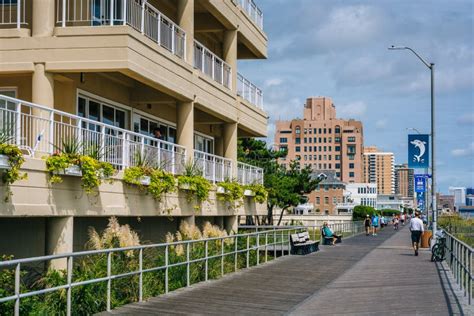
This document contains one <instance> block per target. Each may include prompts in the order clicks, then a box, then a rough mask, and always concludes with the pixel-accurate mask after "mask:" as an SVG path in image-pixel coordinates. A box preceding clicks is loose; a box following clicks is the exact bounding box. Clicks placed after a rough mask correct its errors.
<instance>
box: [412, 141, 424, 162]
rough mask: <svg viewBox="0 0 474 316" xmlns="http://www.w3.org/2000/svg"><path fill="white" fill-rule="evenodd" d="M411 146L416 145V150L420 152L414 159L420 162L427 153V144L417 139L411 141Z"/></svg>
mask: <svg viewBox="0 0 474 316" xmlns="http://www.w3.org/2000/svg"><path fill="white" fill-rule="evenodd" d="M410 144H412V145H414V146H415V147H416V148H418V149H419V150H420V153H419V154H418V155H414V159H415V160H416V162H420V160H421V157H423V155H424V154H425V151H426V147H425V145H426V142H423V141H421V140H419V139H415V140H413V141H411V142H410Z"/></svg>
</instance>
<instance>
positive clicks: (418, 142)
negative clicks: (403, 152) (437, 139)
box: [408, 134, 430, 168]
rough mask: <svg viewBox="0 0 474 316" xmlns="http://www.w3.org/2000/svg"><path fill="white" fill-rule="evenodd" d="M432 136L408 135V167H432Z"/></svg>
mask: <svg viewBox="0 0 474 316" xmlns="http://www.w3.org/2000/svg"><path fill="white" fill-rule="evenodd" d="M429 143H430V135H426V134H411V135H408V167H409V168H428V167H429V165H430V150H429V148H430V146H429Z"/></svg>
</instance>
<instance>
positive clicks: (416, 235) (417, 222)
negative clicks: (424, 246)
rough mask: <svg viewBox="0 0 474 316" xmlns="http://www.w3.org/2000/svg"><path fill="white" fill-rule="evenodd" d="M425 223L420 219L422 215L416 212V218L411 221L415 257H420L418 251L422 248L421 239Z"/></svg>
mask: <svg viewBox="0 0 474 316" xmlns="http://www.w3.org/2000/svg"><path fill="white" fill-rule="evenodd" d="M424 230H425V229H424V227H423V221H422V220H421V219H420V213H419V212H415V218H414V219H412V220H411V221H410V231H411V242H412V243H413V250H415V256H418V249H419V248H420V238H421V235H422V234H423V231H424Z"/></svg>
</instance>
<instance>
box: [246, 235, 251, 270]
mask: <svg viewBox="0 0 474 316" xmlns="http://www.w3.org/2000/svg"><path fill="white" fill-rule="evenodd" d="M249 247H250V235H247V258H246V259H247V269H248V268H249V263H250V258H249V254H250V253H249V251H250V249H249Z"/></svg>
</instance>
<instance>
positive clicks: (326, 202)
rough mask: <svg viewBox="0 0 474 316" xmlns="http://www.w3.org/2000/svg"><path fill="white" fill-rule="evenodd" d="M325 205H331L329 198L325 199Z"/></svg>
mask: <svg viewBox="0 0 474 316" xmlns="http://www.w3.org/2000/svg"><path fill="white" fill-rule="evenodd" d="M324 204H325V205H329V196H325V197H324Z"/></svg>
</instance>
